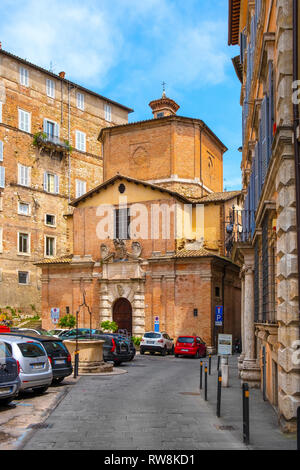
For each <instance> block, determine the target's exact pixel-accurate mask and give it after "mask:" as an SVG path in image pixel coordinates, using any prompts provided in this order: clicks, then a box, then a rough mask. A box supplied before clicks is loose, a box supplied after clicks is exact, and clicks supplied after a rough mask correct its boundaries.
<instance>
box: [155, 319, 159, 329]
mask: <svg viewBox="0 0 300 470" xmlns="http://www.w3.org/2000/svg"><path fill="white" fill-rule="evenodd" d="M154 331H155V332H156V333H159V317H154Z"/></svg>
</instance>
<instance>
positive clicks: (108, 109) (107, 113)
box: [104, 104, 111, 122]
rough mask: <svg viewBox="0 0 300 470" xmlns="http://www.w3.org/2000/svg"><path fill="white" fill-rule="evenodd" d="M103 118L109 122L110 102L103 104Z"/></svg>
mask: <svg viewBox="0 0 300 470" xmlns="http://www.w3.org/2000/svg"><path fill="white" fill-rule="evenodd" d="M104 112H105V120H106V121H109V122H111V106H110V104H105V105H104Z"/></svg>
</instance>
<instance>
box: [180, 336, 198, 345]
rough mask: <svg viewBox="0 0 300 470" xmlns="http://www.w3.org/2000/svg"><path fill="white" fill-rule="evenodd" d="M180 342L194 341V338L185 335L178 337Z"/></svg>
mask: <svg viewBox="0 0 300 470" xmlns="http://www.w3.org/2000/svg"><path fill="white" fill-rule="evenodd" d="M177 341H178V343H194V341H195V340H194V338H186V337H185V336H182V337H181V338H178V340H177Z"/></svg>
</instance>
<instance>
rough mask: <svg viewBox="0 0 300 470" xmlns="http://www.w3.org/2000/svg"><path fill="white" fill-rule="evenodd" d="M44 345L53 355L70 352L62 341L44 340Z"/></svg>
mask: <svg viewBox="0 0 300 470" xmlns="http://www.w3.org/2000/svg"><path fill="white" fill-rule="evenodd" d="M43 346H44V347H45V349H46V351H47V353H48V354H51V355H52V356H62V355H64V356H65V355H67V354H68V350H67V348H66V347H65V345H64V344H63V342H62V341H44V342H43Z"/></svg>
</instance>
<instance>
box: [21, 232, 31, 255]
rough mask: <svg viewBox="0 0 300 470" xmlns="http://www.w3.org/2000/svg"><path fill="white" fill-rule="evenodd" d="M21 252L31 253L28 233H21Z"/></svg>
mask: <svg viewBox="0 0 300 470" xmlns="http://www.w3.org/2000/svg"><path fill="white" fill-rule="evenodd" d="M18 236H19V243H18V245H19V253H30V236H29V234H28V233H19V234H18Z"/></svg>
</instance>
